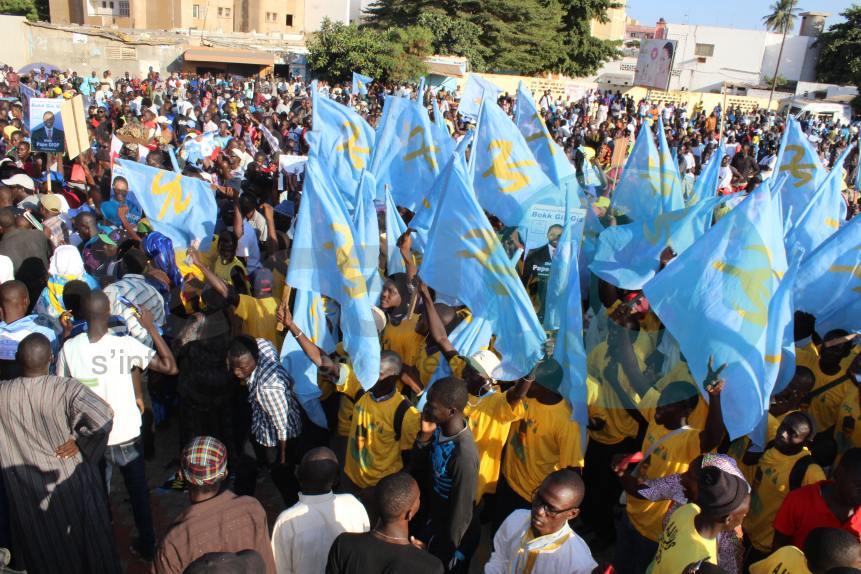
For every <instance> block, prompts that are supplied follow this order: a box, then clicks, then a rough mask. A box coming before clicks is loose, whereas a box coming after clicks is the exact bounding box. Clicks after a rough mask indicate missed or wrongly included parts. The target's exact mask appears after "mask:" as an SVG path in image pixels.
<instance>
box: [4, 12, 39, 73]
mask: <svg viewBox="0 0 861 574" xmlns="http://www.w3.org/2000/svg"><path fill="white" fill-rule="evenodd" d="M26 22H27V19H26V18H24V17H23V16H3V15H0V38H14V39H15V41H14V42H6V45H5V46H4V48H3V63H4V64H7V65H9V66H12V67H13V68H15V69H16V70H17V69H18V68H21V67H22V66H26V65H27V64H30V63H32V62H39V61H43V62H47V63H50V61H49V60H34V59H32V58H30V54H29V50H28V48H29V41H28V40H29V38H28V34H27V31H28V29H29V28H30V26H28V25H27V24H26Z"/></svg>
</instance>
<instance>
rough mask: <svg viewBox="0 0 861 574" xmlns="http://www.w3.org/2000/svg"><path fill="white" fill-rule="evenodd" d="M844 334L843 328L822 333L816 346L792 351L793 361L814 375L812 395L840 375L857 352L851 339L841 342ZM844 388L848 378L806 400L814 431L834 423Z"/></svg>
mask: <svg viewBox="0 0 861 574" xmlns="http://www.w3.org/2000/svg"><path fill="white" fill-rule="evenodd" d="M846 335H847V333H846V331H842V330H834V331H831V332H829V333H827V334H826V335H825V337H824V338H823V341H822V343H821V344H820V345H818V346H817V345H816V344H815V343H811V344H809V345H808V346H806V347H803V348H801V349H798V350H797V351H796V355H795V364H796V365H798V366H803V367H807V368H808V369H810V370H811V371H813V375H814V377H815V378H816V384H815V385H814V386H813V393H814V394H816V393H817V391H818V389H821V388H823V387H825V386H826V385H828V384H830V383H832V382H835V381H836V380H837V379H840V378H842V377H843V376H844V375H845V374H846V369H847V368H848V367H849V364H850V363H851V362H852V359H853V358H854V357H855V356H856V355H857V354H858V348H857V347H853V345H852V343H851V342H848V341H847V342H843V341H842V340H843V338H844V337H845V336H846ZM848 388H849V384H848V381H844V382H843V383H841V384H838V385H836V386H834V387H831V388H829V389H828V390H827V391H824V392H820V394H817V395H816V396H815V397H814V398H813V400H811V401H810V408H809V410H810V415H811V416H812V417H813V422H814V424H815V425H816V429H817V430H818V431H823V430H826V429H829V428H831V427H832V426H834V425H835V423H836V422H837V416H838V409H839V407H840V403H842V402H843V399H844V398H845V396H846V392H847V391H848Z"/></svg>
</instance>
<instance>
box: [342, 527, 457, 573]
mask: <svg viewBox="0 0 861 574" xmlns="http://www.w3.org/2000/svg"><path fill="white" fill-rule="evenodd" d="M444 571H445V570H444V569H443V567H442V562H440V561H439V559H438V558H436V557H435V556H433V555H431V554H428V553H427V552H425V551H423V550H419V549H418V548H416V547H415V546H413V545H412V544H390V543H388V542H384V541H382V540H380V539H379V538H377V537H376V536H374V535H373V534H371V533H370V532H363V533H361V534H352V533H348V532H345V533H343V534H341V535H339V536H338V537H337V538H336V539H335V542H333V543H332V548H331V549H330V550H329V560H328V562H327V563H326V574H370V573H371V572H373V573H374V574H377V573H379V574H400V573H402V572H409V574H442V573H443V572H444Z"/></svg>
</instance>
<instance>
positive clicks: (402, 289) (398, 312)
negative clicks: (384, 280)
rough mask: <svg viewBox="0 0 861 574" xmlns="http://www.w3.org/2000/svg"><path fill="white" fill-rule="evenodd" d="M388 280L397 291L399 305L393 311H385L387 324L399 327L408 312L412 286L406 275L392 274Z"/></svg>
mask: <svg viewBox="0 0 861 574" xmlns="http://www.w3.org/2000/svg"><path fill="white" fill-rule="evenodd" d="M388 279H389V281H391V282H392V283H394V285H395V289H397V290H398V294H400V296H401V304H400V305H399V306H398V307H397V308H395V309H386V315H388V318H389V323H391V324H392V325H400V324H401V321H403V320H404V318H405V317H406V316H407V314H408V313H409V311H410V300H411V299H412V296H413V288H412V284H411V283H410V280H409V278H408V277H407V274H406V273H393V274H391V275H389V277H388Z"/></svg>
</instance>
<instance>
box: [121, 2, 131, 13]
mask: <svg viewBox="0 0 861 574" xmlns="http://www.w3.org/2000/svg"><path fill="white" fill-rule="evenodd" d="M120 16H125V17H128V16H129V0H120Z"/></svg>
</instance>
